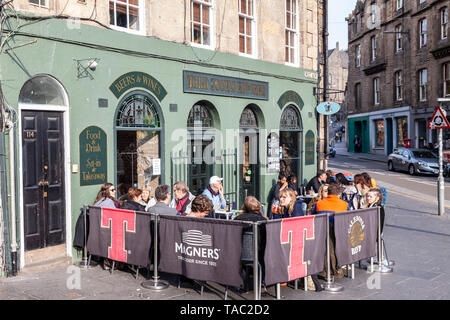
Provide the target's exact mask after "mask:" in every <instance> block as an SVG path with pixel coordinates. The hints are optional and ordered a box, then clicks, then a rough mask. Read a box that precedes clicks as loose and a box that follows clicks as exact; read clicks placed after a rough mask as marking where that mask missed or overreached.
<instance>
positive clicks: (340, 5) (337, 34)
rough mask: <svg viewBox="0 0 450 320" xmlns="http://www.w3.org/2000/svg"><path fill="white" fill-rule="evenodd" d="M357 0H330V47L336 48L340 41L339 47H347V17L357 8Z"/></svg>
mask: <svg viewBox="0 0 450 320" xmlns="http://www.w3.org/2000/svg"><path fill="white" fill-rule="evenodd" d="M356 2H357V0H329V1H328V33H329V36H328V49H334V48H335V47H336V42H338V41H339V49H347V47H348V45H347V44H348V36H347V22H346V21H345V18H346V17H348V15H349V14H350V13H351V12H352V11H353V9H355V6H356Z"/></svg>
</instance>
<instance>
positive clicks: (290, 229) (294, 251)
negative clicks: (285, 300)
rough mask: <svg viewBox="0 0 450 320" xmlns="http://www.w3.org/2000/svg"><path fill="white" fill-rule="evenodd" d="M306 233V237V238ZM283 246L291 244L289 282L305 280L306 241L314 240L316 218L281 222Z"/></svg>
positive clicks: (291, 219)
mask: <svg viewBox="0 0 450 320" xmlns="http://www.w3.org/2000/svg"><path fill="white" fill-rule="evenodd" d="M305 233H306V237H305ZM280 236H281V244H282V245H283V244H289V245H290V246H291V247H290V250H289V266H288V273H289V280H295V279H298V278H303V277H305V276H306V274H307V266H306V263H305V262H304V261H303V259H304V253H305V252H304V251H305V250H304V244H305V238H306V240H314V216H307V217H298V218H290V219H283V221H282V222H281V235H280Z"/></svg>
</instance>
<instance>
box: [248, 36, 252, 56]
mask: <svg viewBox="0 0 450 320" xmlns="http://www.w3.org/2000/svg"><path fill="white" fill-rule="evenodd" d="M247 53H248V54H251V53H252V38H247Z"/></svg>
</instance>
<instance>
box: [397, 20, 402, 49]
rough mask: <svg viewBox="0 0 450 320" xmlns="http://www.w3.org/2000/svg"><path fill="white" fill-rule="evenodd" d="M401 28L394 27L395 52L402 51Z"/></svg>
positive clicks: (398, 26)
mask: <svg viewBox="0 0 450 320" xmlns="http://www.w3.org/2000/svg"><path fill="white" fill-rule="evenodd" d="M402 32H403V26H402V25H401V24H399V25H397V26H395V52H400V51H403V34H402Z"/></svg>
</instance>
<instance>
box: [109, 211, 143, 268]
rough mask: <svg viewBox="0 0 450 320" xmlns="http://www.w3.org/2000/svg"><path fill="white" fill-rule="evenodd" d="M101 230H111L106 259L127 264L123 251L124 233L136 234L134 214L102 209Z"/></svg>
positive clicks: (125, 252) (125, 254) (124, 251)
mask: <svg viewBox="0 0 450 320" xmlns="http://www.w3.org/2000/svg"><path fill="white" fill-rule="evenodd" d="M101 220H102V221H101V227H102V228H107V229H110V228H111V246H110V247H108V258H110V259H112V260H116V261H120V262H127V251H126V250H125V232H136V228H135V227H136V212H134V211H130V210H118V209H110V208H102V218H101Z"/></svg>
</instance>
